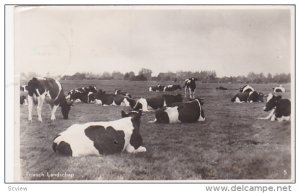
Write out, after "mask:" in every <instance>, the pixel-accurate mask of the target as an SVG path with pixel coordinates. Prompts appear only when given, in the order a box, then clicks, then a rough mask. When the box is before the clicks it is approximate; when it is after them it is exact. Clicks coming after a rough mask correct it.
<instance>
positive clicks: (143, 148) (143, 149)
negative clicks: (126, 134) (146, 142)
mask: <svg viewBox="0 0 300 193" xmlns="http://www.w3.org/2000/svg"><path fill="white" fill-rule="evenodd" d="M146 151H147V149H146V148H145V147H143V146H140V147H139V148H137V149H136V150H135V152H137V153H142V152H146Z"/></svg>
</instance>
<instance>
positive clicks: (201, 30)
mask: <svg viewBox="0 0 300 193" xmlns="http://www.w3.org/2000/svg"><path fill="white" fill-rule="evenodd" d="M15 13H16V14H15V63H16V65H17V66H19V67H20V72H31V71H32V72H37V73H39V74H41V75H45V74H46V73H47V72H49V73H51V74H55V75H65V74H74V73H75V72H94V73H103V72H104V71H109V72H112V71H120V72H123V73H124V72H128V71H134V72H138V71H139V69H141V68H149V69H151V70H152V71H153V72H154V75H156V74H157V73H159V72H167V71H173V72H176V71H180V70H183V71H201V70H215V71H216V72H217V75H218V76H230V75H234V76H235V75H247V74H248V73H249V72H255V73H260V72H263V73H265V74H267V73H269V72H270V73H272V74H275V73H281V72H284V73H289V72H290V69H291V62H293V60H292V57H291V52H292V51H293V50H292V49H291V46H292V43H293V41H294V40H293V39H292V40H291V38H293V36H291V34H292V31H293V30H291V27H293V26H292V24H293V23H292V24H291V22H292V20H291V17H293V16H292V11H291V9H290V7H285V8H282V7H278V6H269V7H268V8H267V9H266V7H265V8H264V9H261V7H258V6H255V7H246V6H244V7H242V8H237V7H230V6H223V7H208V6H193V7H180V6H173V7H171V8H168V7H166V6H160V7H141V6H133V7H130V6H129V7H120V6H114V7H107V6H101V7H96V6H91V7H79V6H77V7H18V8H16V11H15ZM292 65H294V64H292Z"/></svg>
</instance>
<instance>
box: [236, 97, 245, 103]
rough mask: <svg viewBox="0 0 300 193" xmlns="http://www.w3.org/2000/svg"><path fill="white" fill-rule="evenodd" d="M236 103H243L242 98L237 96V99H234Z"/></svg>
mask: <svg viewBox="0 0 300 193" xmlns="http://www.w3.org/2000/svg"><path fill="white" fill-rule="evenodd" d="M234 102H235V103H243V102H242V101H241V100H240V98H239V97H235V101H234Z"/></svg>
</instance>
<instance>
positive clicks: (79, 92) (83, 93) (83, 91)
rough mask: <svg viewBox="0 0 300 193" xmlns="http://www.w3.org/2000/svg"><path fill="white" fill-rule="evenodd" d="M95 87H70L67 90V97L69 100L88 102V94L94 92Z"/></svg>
mask: <svg viewBox="0 0 300 193" xmlns="http://www.w3.org/2000/svg"><path fill="white" fill-rule="evenodd" d="M96 92H97V90H96V87H95V86H87V87H82V88H76V89H72V90H70V91H69V92H68V96H67V99H69V100H70V101H81V102H84V103H90V102H91V100H90V96H91V94H93V93H96Z"/></svg>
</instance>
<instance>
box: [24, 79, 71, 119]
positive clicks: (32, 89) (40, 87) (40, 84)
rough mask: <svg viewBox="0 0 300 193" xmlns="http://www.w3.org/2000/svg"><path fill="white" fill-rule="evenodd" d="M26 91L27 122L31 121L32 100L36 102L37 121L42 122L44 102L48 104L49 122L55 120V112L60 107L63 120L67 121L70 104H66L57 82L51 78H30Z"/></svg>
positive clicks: (61, 89)
mask: <svg viewBox="0 0 300 193" xmlns="http://www.w3.org/2000/svg"><path fill="white" fill-rule="evenodd" d="M27 86H28V87H27V89H28V120H29V121H32V107H33V98H34V97H36V98H37V100H38V105H37V114H38V120H39V121H41V122H42V107H43V103H44V101H45V99H46V102H48V103H49V104H50V110H51V120H55V112H56V110H57V108H58V107H59V106H60V107H61V112H62V115H63V117H64V119H68V115H69V111H70V109H71V105H72V103H68V102H67V100H66V98H65V95H64V92H63V88H62V86H61V84H60V82H59V81H57V80H54V79H52V78H41V77H37V78H32V79H31V80H30V81H29V82H28V85H27Z"/></svg>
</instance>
